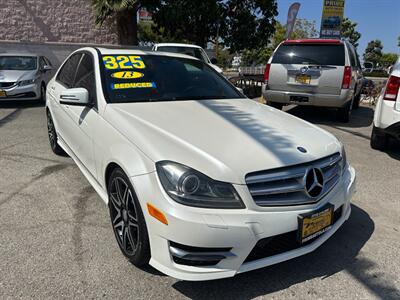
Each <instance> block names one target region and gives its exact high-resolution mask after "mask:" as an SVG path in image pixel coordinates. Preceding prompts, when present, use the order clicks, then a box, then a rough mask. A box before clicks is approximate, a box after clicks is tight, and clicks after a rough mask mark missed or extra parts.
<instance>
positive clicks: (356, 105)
mask: <svg viewBox="0 0 400 300" xmlns="http://www.w3.org/2000/svg"><path fill="white" fill-rule="evenodd" d="M360 101H361V92H360V93H359V94H358V95H356V96H355V97H354V101H353V109H357V108H359V107H360Z"/></svg>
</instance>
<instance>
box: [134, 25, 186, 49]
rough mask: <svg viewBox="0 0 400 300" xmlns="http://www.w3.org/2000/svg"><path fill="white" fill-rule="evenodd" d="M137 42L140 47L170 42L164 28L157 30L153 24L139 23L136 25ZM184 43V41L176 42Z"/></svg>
mask: <svg viewBox="0 0 400 300" xmlns="http://www.w3.org/2000/svg"><path fill="white" fill-rule="evenodd" d="M138 40H139V44H140V45H142V46H146V45H152V44H154V43H165V42H168V41H170V40H171V37H168V36H167V35H166V33H165V30H164V28H157V27H156V26H155V25H154V23H153V22H140V23H139V25H138ZM177 42H182V43H183V42H185V41H177Z"/></svg>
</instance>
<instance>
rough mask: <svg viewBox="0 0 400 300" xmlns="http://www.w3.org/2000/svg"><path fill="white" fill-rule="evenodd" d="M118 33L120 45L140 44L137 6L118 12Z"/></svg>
mask: <svg viewBox="0 0 400 300" xmlns="http://www.w3.org/2000/svg"><path fill="white" fill-rule="evenodd" d="M116 17H117V35H118V43H119V44H120V45H135V46H136V45H138V38H137V29H138V26H137V7H136V8H134V9H130V10H124V11H121V12H118V13H117V16H116Z"/></svg>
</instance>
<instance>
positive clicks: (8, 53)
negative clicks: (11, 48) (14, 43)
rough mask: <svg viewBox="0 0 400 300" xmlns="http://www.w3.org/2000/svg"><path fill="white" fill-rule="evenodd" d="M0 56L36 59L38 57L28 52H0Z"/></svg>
mask: <svg viewBox="0 0 400 300" xmlns="http://www.w3.org/2000/svg"><path fill="white" fill-rule="evenodd" d="M0 56H32V57H38V56H39V55H37V54H35V53H29V52H0Z"/></svg>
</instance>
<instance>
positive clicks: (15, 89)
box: [0, 83, 40, 101]
mask: <svg viewBox="0 0 400 300" xmlns="http://www.w3.org/2000/svg"><path fill="white" fill-rule="evenodd" d="M0 90H2V91H5V92H6V95H7V97H0V101H2V100H38V99H39V98H40V85H39V84H37V83H33V84H28V85H24V86H19V85H14V86H11V87H7V88H0Z"/></svg>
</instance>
